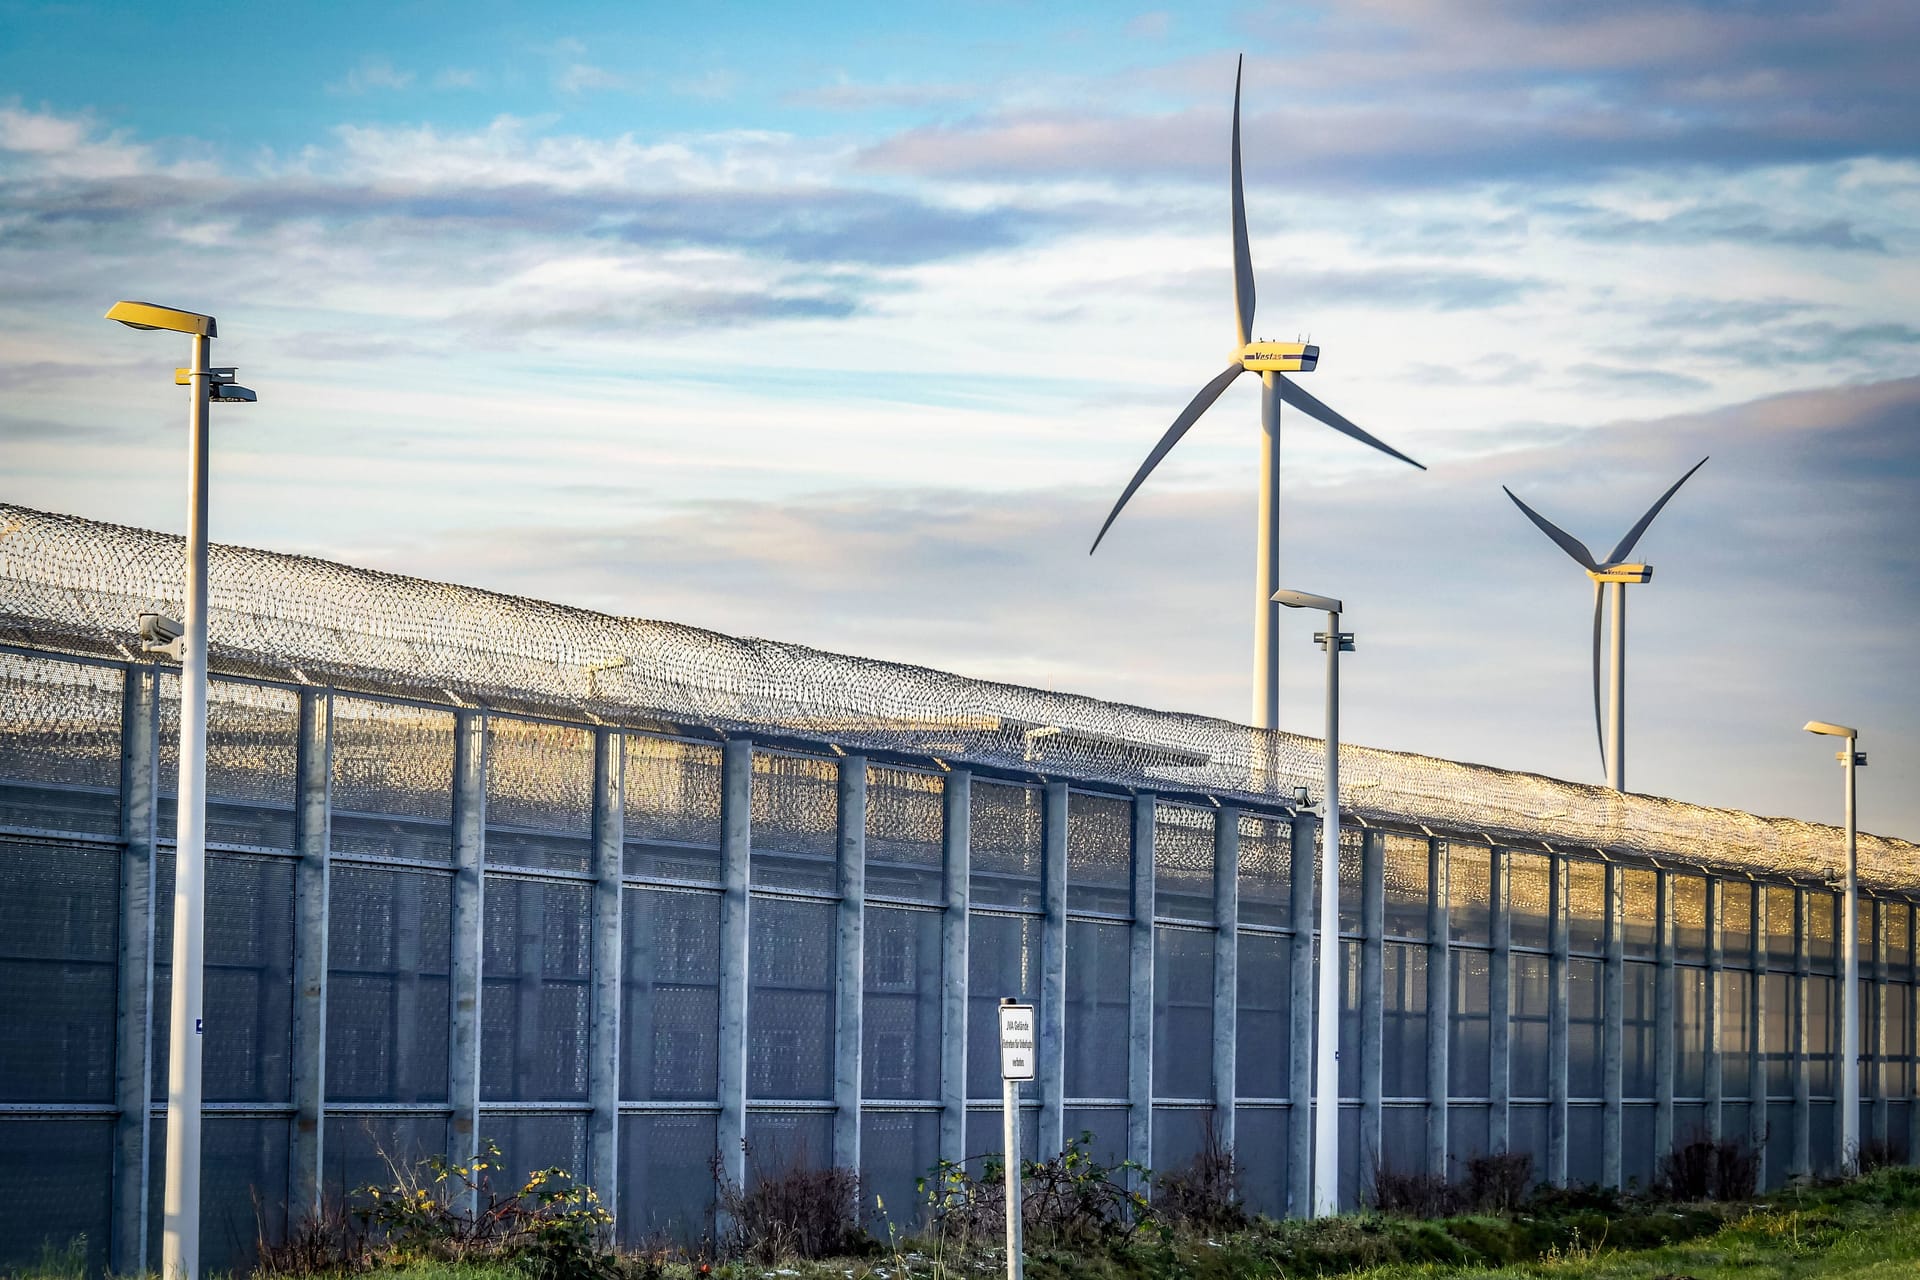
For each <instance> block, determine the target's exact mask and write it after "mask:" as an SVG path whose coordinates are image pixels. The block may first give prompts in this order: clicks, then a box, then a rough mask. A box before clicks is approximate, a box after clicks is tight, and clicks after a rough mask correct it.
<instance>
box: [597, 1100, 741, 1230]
mask: <svg viewBox="0 0 1920 1280" xmlns="http://www.w3.org/2000/svg"><path fill="white" fill-rule="evenodd" d="M715 1120H716V1117H715V1116H713V1115H705V1114H701V1115H677V1114H673V1113H667V1114H640V1115H623V1116H621V1117H620V1206H621V1209H620V1218H619V1222H618V1224H617V1225H618V1229H619V1238H620V1242H621V1243H622V1244H624V1245H628V1246H639V1245H648V1244H656V1243H658V1242H660V1241H662V1240H668V1241H674V1242H678V1243H682V1244H687V1243H693V1242H695V1241H698V1240H699V1239H701V1238H702V1237H703V1236H709V1235H711V1233H712V1231H713V1227H714V1221H713V1200H714V1197H713V1192H714V1180H713V1168H712V1160H713V1153H714V1149H715V1148H716V1146H717V1145H718V1139H717V1136H716V1134H715Z"/></svg>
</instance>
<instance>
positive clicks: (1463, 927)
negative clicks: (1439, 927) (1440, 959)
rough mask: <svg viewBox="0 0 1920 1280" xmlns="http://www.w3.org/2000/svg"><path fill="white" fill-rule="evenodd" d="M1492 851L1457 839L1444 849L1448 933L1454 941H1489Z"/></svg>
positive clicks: (1486, 942) (1484, 943) (1490, 939)
mask: <svg viewBox="0 0 1920 1280" xmlns="http://www.w3.org/2000/svg"><path fill="white" fill-rule="evenodd" d="M1492 858H1493V851H1492V850H1491V849H1488V848H1485V847H1483V846H1481V845H1475V844H1463V843H1461V842H1460V841H1458V840H1456V841H1453V842H1452V843H1450V844H1449V845H1448V846H1447V931H1448V936H1449V937H1450V938H1451V939H1452V940H1453V941H1455V942H1465V943H1472V944H1475V945H1477V946H1482V947H1484V946H1487V945H1489V944H1490V943H1491V942H1492V941H1493V938H1492V933H1491V930H1492V921H1491V910H1492V904H1493V879H1492V877H1493V869H1492Z"/></svg>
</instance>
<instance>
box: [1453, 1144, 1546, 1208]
mask: <svg viewBox="0 0 1920 1280" xmlns="http://www.w3.org/2000/svg"><path fill="white" fill-rule="evenodd" d="M1461 1192H1462V1195H1463V1197H1464V1198H1465V1200H1466V1202H1467V1205H1468V1207H1469V1208H1471V1209H1472V1210H1473V1211H1474V1212H1475V1213H1511V1212H1512V1211H1513V1210H1514V1209H1517V1208H1518V1207H1519V1206H1520V1205H1522V1204H1523V1203H1525V1202H1526V1199H1527V1197H1528V1196H1529V1195H1531V1194H1532V1193H1533V1157H1532V1156H1531V1155H1528V1154H1527V1153H1526V1152H1524V1151H1494V1152H1489V1153H1487V1154H1486V1155H1481V1156H1474V1157H1473V1158H1472V1159H1470V1160H1468V1161H1467V1173H1466V1178H1465V1180H1464V1182H1463V1184H1462V1187H1461Z"/></svg>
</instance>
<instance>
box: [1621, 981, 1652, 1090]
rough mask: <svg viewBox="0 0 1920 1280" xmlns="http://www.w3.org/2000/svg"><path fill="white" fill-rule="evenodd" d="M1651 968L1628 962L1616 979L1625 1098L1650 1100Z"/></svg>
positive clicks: (1622, 1088) (1622, 1085)
mask: <svg viewBox="0 0 1920 1280" xmlns="http://www.w3.org/2000/svg"><path fill="white" fill-rule="evenodd" d="M1654 977H1655V975H1654V967H1653V966H1652V965H1650V964H1638V963H1635V962H1633V961H1628V962H1627V963H1626V964H1624V965H1622V966H1621V975H1620V998H1621V1011H1622V1012H1621V1019H1620V1070H1621V1081H1622V1083H1621V1091H1622V1093H1623V1095H1624V1096H1626V1097H1628V1098H1651V1097H1653V1093H1654V1081H1655V1079H1656V1076H1657V1072H1656V1071H1655V1069H1654V1067H1655V1064H1654V1057H1653V1055H1654V1036H1655V1031H1654V1027H1655V1022H1654V1016H1653V1015H1654V1003H1653V987H1654Z"/></svg>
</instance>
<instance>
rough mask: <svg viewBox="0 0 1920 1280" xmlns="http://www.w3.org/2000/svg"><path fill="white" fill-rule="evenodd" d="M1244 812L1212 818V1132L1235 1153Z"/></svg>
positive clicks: (1227, 810) (1225, 811)
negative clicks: (1242, 828) (1241, 847)
mask: <svg viewBox="0 0 1920 1280" xmlns="http://www.w3.org/2000/svg"><path fill="white" fill-rule="evenodd" d="M1239 926H1240V810H1239V809H1237V808H1235V807H1234V806H1232V805H1223V806H1222V807H1221V808H1220V810H1219V811H1218V812H1217V813H1215V814H1214V816H1213V927H1214V935H1213V1134H1214V1137H1215V1138H1216V1139H1217V1140H1218V1141H1219V1143H1220V1146H1221V1148H1222V1149H1223V1150H1227V1151H1233V1150H1234V1149H1235V1147H1234V1143H1235V1125H1234V1098H1235V1094H1236V1088H1235V1085H1236V1081H1237V1078H1238V1074H1239V1050H1240V1031H1239V1026H1240V928H1239Z"/></svg>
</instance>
